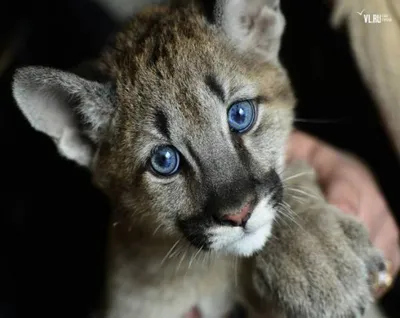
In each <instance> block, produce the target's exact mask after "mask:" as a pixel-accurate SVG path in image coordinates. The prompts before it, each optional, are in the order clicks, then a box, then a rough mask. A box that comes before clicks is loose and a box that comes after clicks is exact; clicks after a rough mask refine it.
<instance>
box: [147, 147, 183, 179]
mask: <svg viewBox="0 0 400 318" xmlns="http://www.w3.org/2000/svg"><path fill="white" fill-rule="evenodd" d="M179 162H180V157H179V153H178V151H177V150H176V149H175V148H173V147H171V146H161V147H158V148H157V149H156V150H155V151H154V153H153V155H152V156H151V158H150V165H151V168H152V169H153V170H154V171H155V172H156V173H158V174H160V175H162V176H171V175H173V174H175V173H176V172H177V171H178V169H179Z"/></svg>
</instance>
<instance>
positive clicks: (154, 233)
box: [153, 223, 163, 236]
mask: <svg viewBox="0 0 400 318" xmlns="http://www.w3.org/2000/svg"><path fill="white" fill-rule="evenodd" d="M162 226H163V224H162V223H161V224H160V225H159V226H157V228H156V229H155V230H154V232H153V236H154V235H156V233H157V231H158V230H159V229H160V228H161V227H162Z"/></svg>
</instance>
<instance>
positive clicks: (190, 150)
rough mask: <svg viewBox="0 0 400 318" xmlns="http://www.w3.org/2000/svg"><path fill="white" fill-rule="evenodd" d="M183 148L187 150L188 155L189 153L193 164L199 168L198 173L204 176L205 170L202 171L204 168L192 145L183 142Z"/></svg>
mask: <svg viewBox="0 0 400 318" xmlns="http://www.w3.org/2000/svg"><path fill="white" fill-rule="evenodd" d="M185 146H186V149H187V151H188V153H189V156H190V157H191V158H192V159H193V161H194V163H195V164H196V166H197V167H198V168H199V170H200V173H201V174H202V175H204V172H205V170H204V166H203V163H202V160H201V158H200V157H199V156H198V154H197V153H196V151H195V150H194V148H193V146H192V144H191V143H190V142H189V141H186V142H185Z"/></svg>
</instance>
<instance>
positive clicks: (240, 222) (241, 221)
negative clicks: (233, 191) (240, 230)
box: [222, 203, 251, 226]
mask: <svg viewBox="0 0 400 318" xmlns="http://www.w3.org/2000/svg"><path fill="white" fill-rule="evenodd" d="M250 212H251V204H250V203H247V204H246V205H245V206H244V207H243V208H242V209H241V210H240V211H239V212H238V213H236V214H225V215H224V216H223V217H222V218H223V219H224V220H225V221H229V222H230V223H232V224H233V225H235V226H244V225H246V223H247V221H248V220H249V219H250V216H251V213H250Z"/></svg>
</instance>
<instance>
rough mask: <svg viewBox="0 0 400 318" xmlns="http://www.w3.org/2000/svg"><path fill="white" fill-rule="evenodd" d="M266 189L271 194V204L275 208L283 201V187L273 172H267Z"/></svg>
mask: <svg viewBox="0 0 400 318" xmlns="http://www.w3.org/2000/svg"><path fill="white" fill-rule="evenodd" d="M266 187H267V189H268V191H269V192H272V196H271V203H272V205H273V206H274V207H275V206H277V205H278V204H280V203H282V201H283V185H282V181H281V178H280V177H279V175H278V174H277V173H276V171H275V170H271V171H270V172H268V174H267V176H266Z"/></svg>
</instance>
